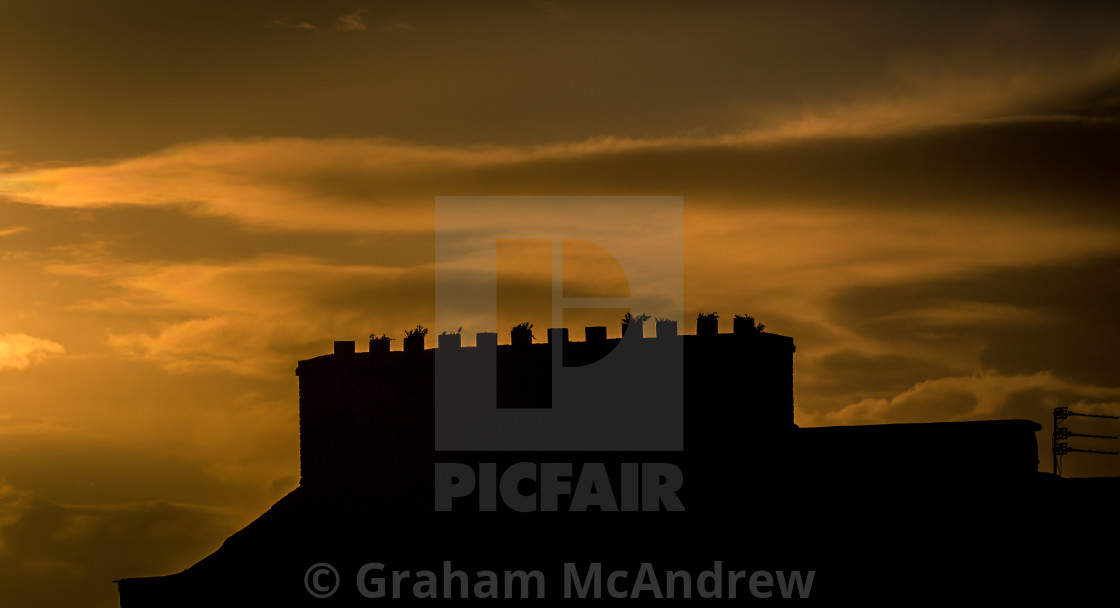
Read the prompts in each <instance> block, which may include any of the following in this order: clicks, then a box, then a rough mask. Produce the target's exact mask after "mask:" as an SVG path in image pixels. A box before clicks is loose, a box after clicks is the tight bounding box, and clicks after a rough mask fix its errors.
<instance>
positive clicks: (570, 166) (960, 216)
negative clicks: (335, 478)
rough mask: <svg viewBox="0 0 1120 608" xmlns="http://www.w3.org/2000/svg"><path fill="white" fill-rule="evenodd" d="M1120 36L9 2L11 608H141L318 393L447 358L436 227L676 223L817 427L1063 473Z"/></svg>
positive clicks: (831, 7) (691, 17)
mask: <svg viewBox="0 0 1120 608" xmlns="http://www.w3.org/2000/svg"><path fill="white" fill-rule="evenodd" d="M696 4H698V5H696ZM1118 13H1120V6H1117V5H1115V3H1088V2H1087V3H1078V4H1077V5H1076V6H1074V5H1068V4H1065V3H1062V4H1059V3H1050V2H1014V3H1011V2H1007V3H995V2H961V3H954V2H936V3H924V4H923V5H912V3H888V2H882V3H875V2H858V3H845V4H844V5H843V6H840V5H838V4H836V3H827V2H822V3H804V2H792V3H750V2H722V3H721V2H706V3H694V4H683V3H667V2H666V3H658V2H640V3H639V2H617V3H610V4H605V3H597V2H577V1H560V0H555V1H547V0H537V1H524V2H512V1H510V2H490V3H481V4H472V5H469V6H468V5H467V4H466V3H432V2H410V3H405V2H378V3H373V2H360V1H347V2H334V1H324V2H314V3H312V2H298V1H294V0H287V1H269V2H263V1H261V2H236V3H229V2H221V3H219V2H210V1H206V0H202V1H195V2H189V3H188V2H160V3H153V2H139V1H124V0H122V1H113V2H102V3H96V4H95V3H90V2H73V1H49V2H31V1H28V0H5V1H4V2H0V597H2V598H4V599H5V600H6V601H5V605H16V606H19V605H27V606H31V605H45V606H113V605H116V601H117V600H116V590H115V587H114V586H113V585H112V584H111V583H110V581H112V580H114V579H117V578H123V577H136V576H148V575H159V574H167V573H171V572H175V571H177V570H180V569H182V568H185V567H187V566H189V565H191V564H192V563H194V562H196V561H197V560H198V559H201V558H202V557H204V556H205V555H207V554H209V553H210V552H211V551H213V550H214V549H215V548H217V546H218V545H219V544H220V543H221V541H222V540H223V539H224V538H225V537H226V536H228V535H229V534H230V533H232V532H233V531H235V530H237V529H239V528H240V527H242V526H243V525H244V524H246V523H247V522H249V521H251V520H252V519H253V518H254V517H256V516H257V515H259V514H260V513H262V512H263V511H264V510H265V509H266V508H267V507H268V506H269V505H270V504H272V502H274V501H275V500H276V499H277V498H279V497H280V496H282V495H283V494H284V493H286V492H287V491H289V490H291V489H292V488H293V487H295V485H296V484H297V483H298V472H299V443H298V392H297V390H298V384H297V378H296V377H295V375H294V373H293V372H294V370H295V366H296V363H297V362H298V361H299V360H301V359H307V358H310V357H314V356H318V355H321V354H325V353H327V352H329V351H330V348H331V342H332V341H333V340H336V339H353V340H358V341H359V342H360V341H361V340H362V339H363V338H365V336H367V335H368V334H369V333H371V332H377V333H381V332H385V333H387V334H389V335H390V336H397V337H398V338H399V337H401V336H403V332H404V330H405V329H407V328H410V327H413V326H415V325H416V324H418V323H422V324H425V325H427V326H432V324H433V322H434V308H433V294H434V286H433V281H434V279H433V277H434V272H433V267H434V266H433V264H434V259H433V248H434V243H435V238H434V228H433V227H434V221H435V218H434V202H435V198H436V197H437V196H448V195H454V196H459V195H463V196H635V195H637V196H679V197H682V199H683V204H684V212H683V215H684V219H683V222H684V227H683V239H684V244H683V273H684V301H683V307H684V316H683V319H682V327H681V329H682V331H684V332H685V333H691V332H692V331H694V326H695V317H696V314H697V313H700V312H712V311H716V312H719V313H720V315H721V318H722V319H723V320H724V322H725V323H728V324H729V321H730V318H731V317H732V316H733V315H734V314H736V313H750V314H753V315H754V316H755V317H757V318H758V319H759V320H760V321H761V322H763V323H765V324H766V325H767V328H768V330H769V331H773V332H775V333H779V334H783V335H787V336H792V337H793V338H794V340H795V342H796V345H797V353H796V355H795V364H794V365H795V372H794V383H795V400H796V422H797V423H798V424H799V425H801V426H821V425H834V424H869V423H891V422H923V421H942V420H978V419H996V418H1027V419H1031V420H1035V421H1036V422H1039V423H1042V424H1043V425H1044V427H1045V428H1044V430H1043V431H1042V432H1041V433H1039V442H1040V446H1041V448H1040V460H1041V468H1042V469H1043V470H1049V462H1050V459H1049V449H1048V442H1049V439H1048V437H1049V435H1048V433H1049V428H1050V421H1049V419H1050V416H1051V411H1052V409H1053V408H1054V407H1057V406H1063V405H1064V406H1069V407H1071V408H1073V409H1075V410H1077V411H1083V412H1087V413H1112V414H1118V413H1120V371H1118V370H1117V367H1116V360H1117V359H1116V356H1115V354H1114V350H1115V345H1116V339H1117V337H1118V336H1120V317H1118V316H1117V315H1116V314H1115V311H1116V310H1117V308H1118V307H1117V304H1118V301H1120V205H1117V203H1118V202H1120V180H1117V179H1116V175H1117V174H1118V170H1120V161H1118V160H1117V158H1118V156H1117V155H1116V153H1115V150H1117V149H1118V144H1120V120H1118V119H1120V28H1117V27H1116V24H1117V23H1120V19H1118V17H1120V14H1118ZM651 250H652V249H651ZM639 312H641V311H639ZM544 326H547V321H546V320H540V321H539V322H538V327H544ZM433 329H434V330H436V331H437V332H438V331H440V330H453V329H455V328H454V327H433ZM483 329H486V328H475V327H464V333H466V334H468V335H472V334H473V332H474V331H481V330H483ZM612 331H615V328H614V327H613V326H612ZM575 335H578V332H576V334H575ZM433 342H434V341H433ZM394 345H395V346H394V347H395V348H400V342H399V341H398V342H394ZM359 349H360V350H361V348H359ZM730 380H731V379H729V381H730ZM1109 424H1111V423H1107V422H1096V421H1092V420H1075V421H1074V422H1073V423H1071V428H1072V427H1076V428H1075V430H1078V431H1081V432H1097V433H1107V432H1108V431H1114V430H1116V429H1115V428H1114V427H1110V426H1109ZM1087 441H1091V440H1087ZM1084 445H1085V446H1086V447H1089V444H1088V443H1086V444H1084ZM1101 445H1102V444H1093V446H1094V447H1101ZM1065 470H1066V473H1067V474H1072V475H1079V476H1084V475H1120V458H1115V457H1107V456H1089V455H1073V456H1070V457H1067V459H1066V462H1065Z"/></svg>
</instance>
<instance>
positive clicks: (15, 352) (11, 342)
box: [0, 334, 66, 370]
mask: <svg viewBox="0 0 1120 608" xmlns="http://www.w3.org/2000/svg"><path fill="white" fill-rule="evenodd" d="M64 352H66V349H65V348H63V347H62V345H61V344H59V343H57V342H53V341H51V340H44V339H42V338H35V337H33V336H29V335H27V334H0V370H2V369H4V368H5V367H11V368H14V369H21V370H22V369H27V368H28V367H30V366H31V365H33V364H36V363H41V362H42V361H44V360H45V359H48V358H50V357H57V356H59V355H61V354H63V353H64Z"/></svg>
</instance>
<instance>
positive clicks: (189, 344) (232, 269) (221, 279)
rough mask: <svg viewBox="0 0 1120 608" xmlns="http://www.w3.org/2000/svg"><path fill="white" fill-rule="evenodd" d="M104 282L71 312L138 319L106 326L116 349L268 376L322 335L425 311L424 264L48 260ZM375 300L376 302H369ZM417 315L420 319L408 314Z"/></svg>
mask: <svg viewBox="0 0 1120 608" xmlns="http://www.w3.org/2000/svg"><path fill="white" fill-rule="evenodd" d="M49 270H50V272H52V273H54V274H58V275H64V276H80V277H84V278H88V279H94V280H97V281H100V282H103V283H106V284H107V285H108V286H110V287H111V288H110V289H105V290H104V291H105V292H108V293H107V294H106V295H103V296H101V297H98V298H94V299H90V300H86V301H83V302H81V303H79V304H77V305H76V307H78V308H79V309H81V310H84V311H93V312H103V313H107V314H110V315H121V314H127V315H129V316H130V317H131V318H132V319H133V322H132V323H130V325H133V326H135V325H136V323H135V320H136V319H147V320H148V323H147V324H146V327H144V328H142V329H130V330H127V331H117V332H114V331H110V333H109V344H110V345H111V346H112V347H114V348H115V349H117V350H118V351H120V352H124V353H128V354H130V355H133V356H137V357H142V358H147V359H151V360H154V361H157V362H158V363H160V365H162V366H163V367H165V368H166V369H170V370H175V371H180V372H186V371H202V370H215V369H220V370H225V371H231V372H234V373H245V374H261V375H270V374H276V373H277V372H278V371H279V370H283V369H287V368H289V367H291V365H292V362H293V361H295V360H297V359H298V358H299V356H300V355H301V354H306V353H308V352H309V351H308V350H307V348H308V346H309V345H312V346H311V350H310V354H319V353H318V352H316V349H317V348H321V346H319V347H316V346H313V345H319V344H323V343H324V342H325V341H326V340H328V338H329V337H330V336H332V335H333V336H342V337H348V338H350V339H356V338H360V337H361V336H364V335H367V334H368V333H370V332H371V331H372V330H373V329H379V330H380V331H391V330H396V329H403V328H405V327H410V326H412V325H415V324H416V322H417V321H418V320H424V319H425V318H427V317H428V316H430V313H425V312H424V308H425V306H424V305H420V306H419V307H418V305H417V303H418V302H427V303H428V304H427V307H428V308H430V306H431V304H430V300H431V294H432V291H431V290H432V275H431V267H430V265H429V266H419V267H415V268H395V267H380V266H373V265H345V264H337V263H331V262H328V261H324V260H317V259H314V258H307V257H298V256H267V257H261V258H257V259H250V260H242V261H237V262H226V263H211V264H201V263H192V264H151V263H124V262H117V263H100V262H95V263H84V264H83V263H70V264H58V265H54V266H51V267H50V268H49ZM371 302H376V303H378V305H377V306H376V308H373V307H371V304H370V303H371ZM418 317H420V318H419V319H418Z"/></svg>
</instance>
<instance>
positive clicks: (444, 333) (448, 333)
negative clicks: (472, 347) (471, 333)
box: [439, 325, 463, 336]
mask: <svg viewBox="0 0 1120 608" xmlns="http://www.w3.org/2000/svg"><path fill="white" fill-rule="evenodd" d="M439 335H441V336H461V335H463V326H462V325H460V326H459V329H456V330H455V331H441V332H439Z"/></svg>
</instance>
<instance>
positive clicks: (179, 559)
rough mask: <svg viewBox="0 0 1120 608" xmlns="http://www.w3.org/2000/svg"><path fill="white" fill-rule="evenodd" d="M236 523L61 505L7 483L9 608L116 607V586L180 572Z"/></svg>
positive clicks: (0, 551) (164, 511)
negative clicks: (123, 580) (115, 582)
mask: <svg viewBox="0 0 1120 608" xmlns="http://www.w3.org/2000/svg"><path fill="white" fill-rule="evenodd" d="M239 519H240V518H239V517H236V516H232V515H231V514H230V513H228V512H225V511H221V510H217V509H209V508H203V507H197V506H192V505H184V504H174V503H169V502H146V503H131V504H119V505H106V506H71V505H63V504H58V503H55V502H52V501H50V500H47V499H45V498H43V497H42V496H40V495H38V494H35V493H33V492H29V491H25V490H21V489H19V488H18V487H13V486H12V485H10V484H2V485H0V588H3V589H4V596H5V600H6V601H7V602H10V603H11V604H12V605H20V606H38V605H44V606H97V607H106V608H108V607H111V606H117V605H118V604H119V600H118V597H117V590H116V588H115V586H114V585H113V584H112V582H111V581H113V580H116V579H119V578H125V577H134V576H157V575H163V574H168V573H170V572H175V571H178V570H182V569H183V568H185V567H187V566H189V565H190V564H191V563H193V562H195V561H197V560H199V559H201V558H202V557H205V556H206V555H207V554H208V553H210V552H212V551H213V550H214V549H215V548H216V547H217V546H218V545H219V544H220V543H221V541H222V540H223V539H224V538H225V537H226V536H228V535H229V534H231V533H232V532H233V531H235V530H236V526H237V525H239V524H241V523H243V522H240V521H239Z"/></svg>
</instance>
